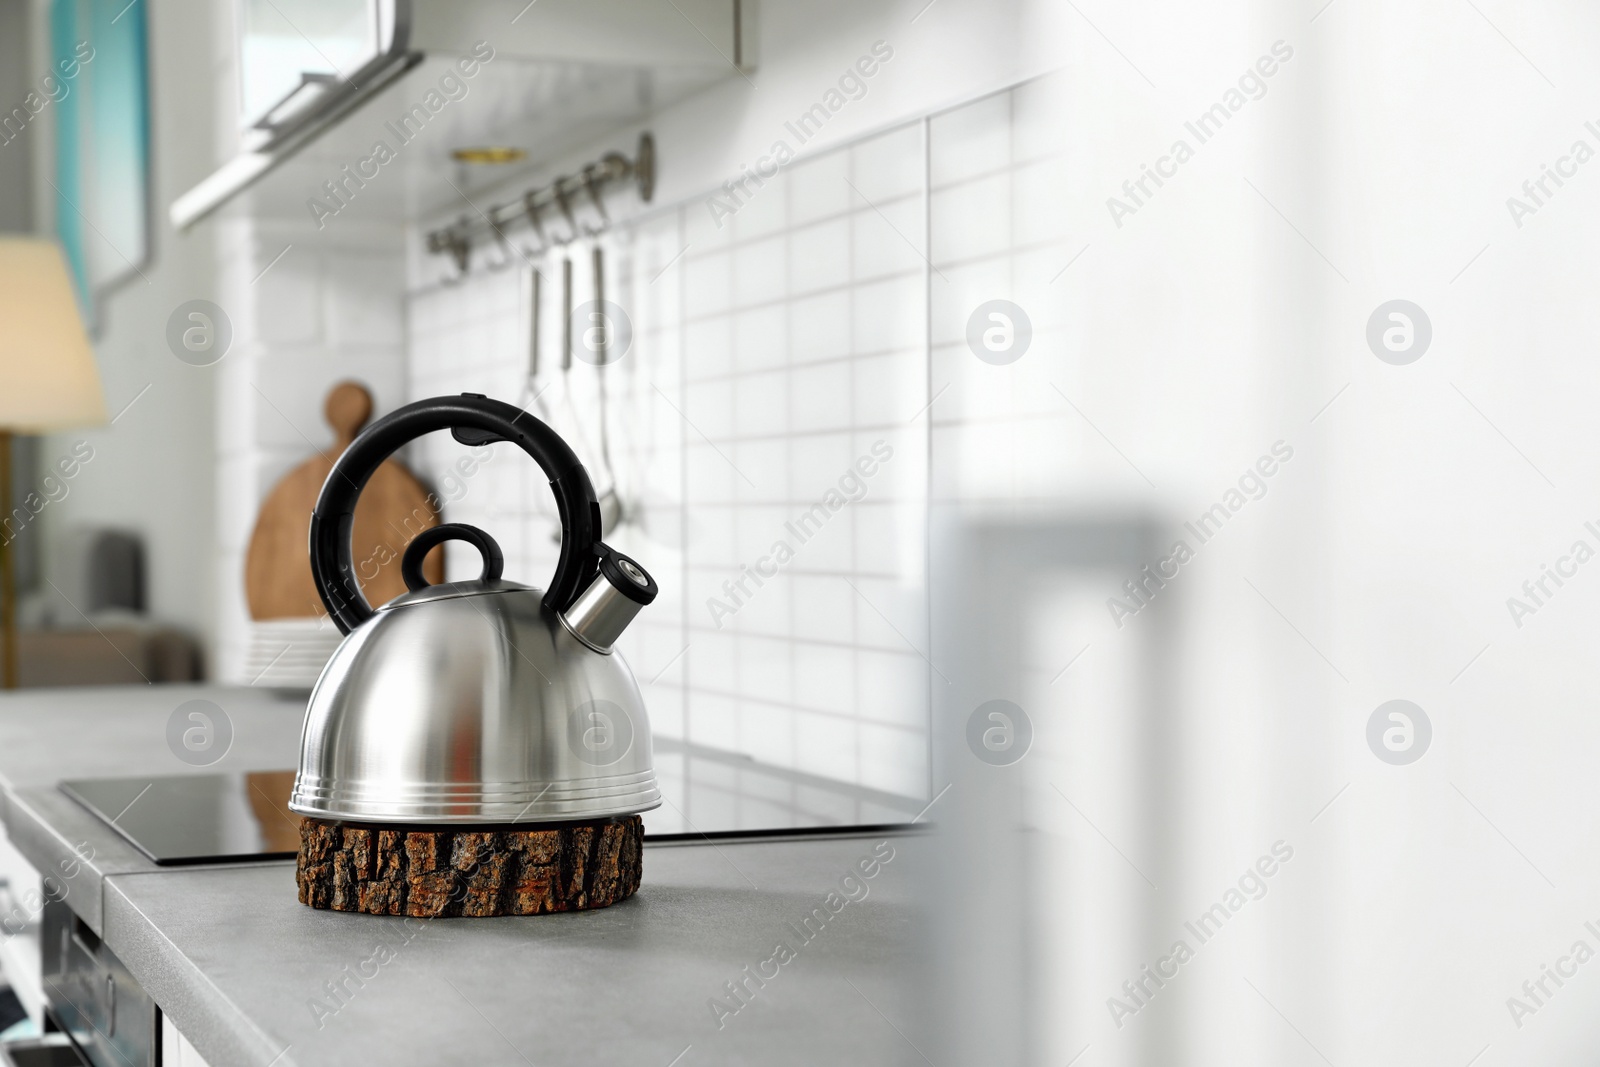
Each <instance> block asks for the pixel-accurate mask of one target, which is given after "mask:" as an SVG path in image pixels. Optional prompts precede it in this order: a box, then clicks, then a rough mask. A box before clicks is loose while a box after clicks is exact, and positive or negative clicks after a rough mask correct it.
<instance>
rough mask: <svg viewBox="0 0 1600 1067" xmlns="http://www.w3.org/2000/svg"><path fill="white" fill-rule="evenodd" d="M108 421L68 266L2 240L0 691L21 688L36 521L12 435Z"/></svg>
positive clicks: (38, 244)
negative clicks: (23, 604) (19, 571)
mask: <svg viewBox="0 0 1600 1067" xmlns="http://www.w3.org/2000/svg"><path fill="white" fill-rule="evenodd" d="M105 421H106V409H105V400H104V398H103V397H102V395H101V391H100V372H99V370H98V369H97V368H96V366H95V361H94V349H93V348H91V347H90V346H89V335H88V333H87V332H86V331H85V330H84V328H83V318H82V316H81V315H80V314H79V312H78V301H77V298H76V297H75V296H74V294H73V290H72V282H71V279H70V278H69V277H68V275H67V264H66V261H65V260H64V259H63V258H62V256H61V251H60V249H59V248H57V247H56V245H55V243H54V242H52V241H44V240H39V239H36V238H31V237H0V685H3V686H4V688H7V689H11V688H14V687H15V686H16V684H17V616H16V600H17V590H16V574H15V568H14V562H13V556H14V551H13V548H12V542H13V541H14V540H15V539H16V536H17V535H18V534H19V533H20V532H21V531H22V528H23V526H25V525H26V524H27V523H28V522H29V521H30V520H31V519H32V518H33V513H32V512H31V511H29V510H28V509H27V508H26V507H23V508H18V509H17V510H18V511H20V512H22V514H20V515H18V514H16V512H14V511H13V510H12V509H13V507H14V504H13V502H12V499H11V435H12V434H13V433H29V434H36V433H48V432H50V431H52V430H64V429H67V428H68V427H72V426H88V425H94V424H98V423H103V422H105Z"/></svg>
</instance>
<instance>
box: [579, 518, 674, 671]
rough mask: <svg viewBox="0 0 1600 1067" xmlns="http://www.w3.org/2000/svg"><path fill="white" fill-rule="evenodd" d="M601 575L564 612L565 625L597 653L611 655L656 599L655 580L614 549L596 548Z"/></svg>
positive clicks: (604, 545) (596, 576) (606, 546)
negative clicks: (647, 605)
mask: <svg viewBox="0 0 1600 1067" xmlns="http://www.w3.org/2000/svg"><path fill="white" fill-rule="evenodd" d="M595 554H596V555H598V556H599V557H600V573H599V574H597V575H595V577H594V581H592V582H590V583H589V588H587V589H585V590H584V591H583V592H581V593H579V594H578V599H576V600H574V601H573V602H572V605H571V606H570V607H568V608H567V610H566V611H563V612H561V624H562V625H563V626H565V627H566V628H567V630H568V632H570V633H571V634H572V636H573V637H576V638H577V639H578V640H579V641H582V642H583V643H584V644H585V645H587V646H588V647H589V648H591V649H593V650H594V651H596V652H601V653H606V654H610V652H611V649H612V646H613V645H615V644H616V643H617V638H619V637H621V636H622V631H624V630H626V629H627V628H628V624H629V623H630V622H632V621H633V617H634V616H635V615H637V614H639V610H640V609H641V608H643V607H644V606H645V605H646V604H648V603H650V602H651V601H652V600H654V599H655V598H656V593H657V592H658V591H659V590H658V589H657V587H656V582H655V579H654V578H652V577H650V575H649V574H648V573H646V572H645V569H644V568H643V567H641V566H639V564H638V563H636V562H634V561H633V560H631V559H629V558H628V557H627V556H624V555H623V554H622V553H620V552H618V551H617V550H616V549H614V548H612V547H611V546H610V545H606V544H597V545H595Z"/></svg>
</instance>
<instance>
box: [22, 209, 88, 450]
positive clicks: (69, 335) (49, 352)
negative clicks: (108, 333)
mask: <svg viewBox="0 0 1600 1067" xmlns="http://www.w3.org/2000/svg"><path fill="white" fill-rule="evenodd" d="M105 421H106V407H105V398H104V396H103V394H102V393H101V389H100V372H99V369H98V368H97V367H96V366H95V361H94V349H93V348H91V347H90V345H89V335H88V333H87V332H85V330H84V328H83V319H82V317H81V316H80V315H79V313H78V301H77V298H76V297H75V296H74V294H73V291H72V282H71V280H70V279H69V278H68V276H67V264H66V261H65V260H63V259H62V257H61V251H60V249H59V248H57V247H56V245H55V244H54V243H53V242H51V241H41V240H37V239H34V238H24V237H4V238H0V430H9V431H13V432H18V433H45V432H48V431H50V430H61V429H66V428H67V427H70V426H85V425H91V424H95V423H102V422H105Z"/></svg>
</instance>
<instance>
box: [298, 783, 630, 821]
mask: <svg viewBox="0 0 1600 1067" xmlns="http://www.w3.org/2000/svg"><path fill="white" fill-rule="evenodd" d="M660 806H661V790H660V789H658V788H657V787H656V776H655V773H654V772H653V771H640V772H637V773H633V774H618V775H609V776H607V775H596V776H593V777H588V778H585V779H583V780H581V781H577V782H573V781H568V782H504V783H496V782H474V783H456V784H446V783H436V784H427V785H423V784H403V783H397V782H386V783H383V785H382V787H381V788H378V787H377V786H376V783H374V784H371V785H368V786H367V787H365V788H362V787H360V786H354V787H353V786H351V785H349V784H345V785H340V784H339V783H338V782H333V781H328V780H326V779H322V778H318V777H315V776H311V775H306V774H304V773H301V774H300V775H299V776H297V777H296V778H295V783H294V792H293V794H291V796H290V798H289V810H290V811H293V812H296V813H298V814H300V815H309V816H311V817H312V818H316V819H324V820H345V821H350V822H370V823H404V824H408V825H416V824H437V825H441V826H463V825H479V824H499V823H548V822H569V821H572V820H577V819H604V818H612V817H615V816H619V815H635V814H638V813H639V812H642V811H650V810H651V809H653V808H658V807H660Z"/></svg>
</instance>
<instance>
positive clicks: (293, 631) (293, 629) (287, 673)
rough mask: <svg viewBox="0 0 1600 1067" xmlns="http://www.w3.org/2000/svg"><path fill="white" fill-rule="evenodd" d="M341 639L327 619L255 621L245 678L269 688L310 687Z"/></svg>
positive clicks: (247, 655)
mask: <svg viewBox="0 0 1600 1067" xmlns="http://www.w3.org/2000/svg"><path fill="white" fill-rule="evenodd" d="M342 640H344V635H343V634H341V633H340V632H339V628H338V627H337V626H335V625H334V624H333V623H332V622H331V621H330V620H328V619H326V618H323V619H258V620H254V621H252V622H251V623H250V646H249V650H248V652H247V653H246V654H245V677H244V680H245V681H246V682H248V683H249V684H251V685H259V686H264V687H266V688H269V689H310V688H311V687H312V686H313V685H315V684H316V682H317V677H318V676H319V675H320V674H321V673H322V668H323V667H324V666H326V665H327V662H328V658H329V657H330V656H332V655H333V650H334V649H336V648H338V647H339V642H340V641H342Z"/></svg>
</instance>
